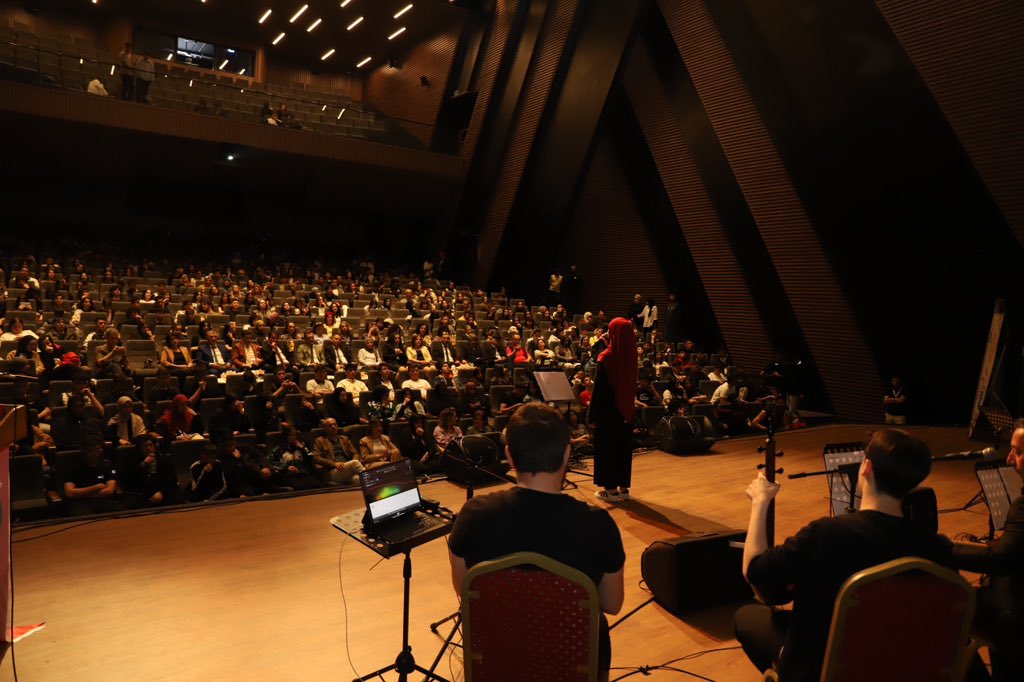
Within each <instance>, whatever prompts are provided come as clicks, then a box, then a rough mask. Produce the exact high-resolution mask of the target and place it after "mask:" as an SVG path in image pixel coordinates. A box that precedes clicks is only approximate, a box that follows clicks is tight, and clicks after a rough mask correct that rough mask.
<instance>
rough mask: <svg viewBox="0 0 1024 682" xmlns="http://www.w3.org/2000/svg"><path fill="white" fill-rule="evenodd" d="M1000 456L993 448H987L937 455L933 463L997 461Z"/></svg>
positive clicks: (933, 458)
mask: <svg viewBox="0 0 1024 682" xmlns="http://www.w3.org/2000/svg"><path fill="white" fill-rule="evenodd" d="M998 456H999V452H998V451H997V450H996V449H995V448H993V447H987V448H985V449H984V450H964V451H963V452H950V453H949V454H946V455H936V456H935V457H932V461H933V462H957V461H961V460H967V459H995V458H996V457H998Z"/></svg>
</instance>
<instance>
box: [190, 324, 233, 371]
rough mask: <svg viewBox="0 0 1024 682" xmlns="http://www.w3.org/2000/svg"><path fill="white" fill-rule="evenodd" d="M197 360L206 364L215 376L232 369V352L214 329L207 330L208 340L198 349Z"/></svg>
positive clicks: (207, 368)
mask: <svg viewBox="0 0 1024 682" xmlns="http://www.w3.org/2000/svg"><path fill="white" fill-rule="evenodd" d="M196 360H197V361H198V362H201V363H203V364H204V365H205V366H206V370H207V371H208V372H209V373H210V374H213V375H215V376H220V374H221V373H222V372H225V371H227V370H229V369H231V352H230V351H228V347H227V346H225V345H224V343H223V342H221V340H220V335H219V334H217V332H216V331H215V330H213V329H211V330H209V331H207V332H206V340H205V341H203V342H202V343H200V344H199V347H198V348H197V349H196Z"/></svg>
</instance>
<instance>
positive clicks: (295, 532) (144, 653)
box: [0, 425, 987, 682]
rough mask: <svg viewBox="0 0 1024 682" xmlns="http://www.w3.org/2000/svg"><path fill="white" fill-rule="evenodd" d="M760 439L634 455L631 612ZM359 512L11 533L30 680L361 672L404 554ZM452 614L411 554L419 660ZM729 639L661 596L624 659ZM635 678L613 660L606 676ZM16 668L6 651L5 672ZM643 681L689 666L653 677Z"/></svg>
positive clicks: (963, 521)
mask: <svg viewBox="0 0 1024 682" xmlns="http://www.w3.org/2000/svg"><path fill="white" fill-rule="evenodd" d="M870 429H871V427H870V426H864V425H860V426H824V427H817V428H812V429H805V430H800V431H795V432H789V433H784V434H781V435H780V436H779V439H778V440H779V447H780V449H782V450H784V451H785V453H786V456H785V457H784V458H783V460H781V462H780V463H781V464H783V465H784V466H785V468H786V471H787V473H793V472H798V471H813V470H818V469H821V468H822V466H823V465H822V457H821V452H822V446H823V445H824V444H825V443H835V442H848V441H857V440H865V439H866V437H867V435H866V434H867V433H868V431H869V430H870ZM911 430H912V431H914V432H915V433H917V434H918V435H919V436H920V437H922V438H924V439H925V440H926V441H928V443H929V444H930V445H931V447H932V449H933V452H934V453H936V454H939V453H945V452H952V451H960V450H968V449H976V448H977V447H978V445H977V444H976V443H975V444H972V443H970V442H968V441H967V439H966V433H965V431H964V430H963V429H949V428H928V427H921V428H912V429H911ZM760 442H761V439H760V438H754V437H751V438H741V439H735V440H726V441H722V442H720V443H718V444H717V445H716V447H715V450H714V454H710V455H700V456H688V457H677V456H672V455H669V454H666V453H663V452H660V451H653V452H650V453H646V454H641V455H638V456H637V457H636V458H635V460H634V468H633V471H634V487H633V494H634V500H633V501H632V502H629V503H626V504H623V505H621V506H618V507H615V508H613V509H612V514H613V515H614V517H615V519H616V521H617V522H618V524H619V527H620V529H621V531H622V536H623V541H624V544H625V547H626V553H627V563H626V601H625V607H624V609H623V613H625V612H626V611H629V610H630V609H632V608H633V607H635V606H636V605H638V604H640V603H641V602H643V601H644V600H646V599H647V598H648V595H647V593H646V592H644V591H643V590H642V589H641V587H640V586H639V581H640V555H641V552H642V551H643V549H644V548H645V547H647V545H649V544H650V543H651V542H652V541H654V540H657V539H662V538H666V537H673V536H675V535H679V534H680V533H681V531H680V529H688V530H695V529H700V527H701V525H702V524H703V525H704V527H707V525H708V524H709V523H712V524H721V525H724V526H728V527H733V528H745V527H746V522H747V514H748V510H749V507H748V501H747V499H746V497H745V496H744V492H743V491H744V488H745V487H746V485H747V483H748V482H749V481H750V479H751V478H753V476H754V475H755V474H756V470H755V466H756V464H757V462H758V461H760V459H761V456H760V455H759V454H758V453H757V452H756V450H755V448H756V446H757V445H758V444H759V443H760ZM572 478H573V479H574V480H576V481H577V482H578V483H579V486H580V487H579V490H578V491H574V492H573V493H572V494H575V495H579V496H582V497H583V498H584V499H587V500H588V501H592V500H593V497H592V494H593V492H594V488H593V484H592V481H590V480H589V479H586V478H583V477H580V476H572ZM927 483H928V484H929V485H931V486H932V487H934V488H935V490H936V492H937V495H938V499H939V508H940V509H941V508H946V507H959V506H961V505H962V504H963V503H964V502H966V501H967V500H968V499H970V498H971V496H972V495H974V493H975V492H976V491H977V489H978V484H977V481H976V479H975V478H974V475H973V468H972V463H971V462H958V463H942V464H937V465H936V466H935V467H934V469H933V473H932V475H931V477H930V478H929V480H928V482H927ZM492 489H493V488H487V489H485V490H484V491H483V492H484V493H486V492H487V490H492ZM424 490H425V495H426V496H428V497H433V498H437V499H439V500H440V501H441V502H442V504H444V505H446V506H448V507H451V508H453V509H458V508H459V507H460V506H461V504H462V502H463V501H464V499H465V491H464V489H463V488H460V487H458V486H455V485H453V484H450V483H448V482H436V483H432V484H429V485H428V486H425V488H424ZM359 506H361V496H360V495H359V493H358V492H335V493H326V494H319V495H311V496H305V497H295V498H289V499H274V500H266V499H264V500H252V501H246V502H243V503H238V504H224V505H216V506H212V507H206V508H202V509H197V510H194V511H187V512H183V513H171V514H162V515H153V516H142V517H135V518H126V519H112V520H104V521H101V522H98V523H92V524H89V525H84V526H80V527H75V528H69V529H68V530H66V531H65V532H60V533H57V534H54V535H50V536H48V537H45V538H41V539H38V540H32V541H28V542H24V540H26V539H27V538H29V537H32V536H40V535H44V534H46V533H51V532H52V531H54V530H57V529H58V528H61V527H59V526H52V527H47V528H40V529H32V530H27V531H23V532H17V533H15V535H14V539H15V541H16V542H17V541H20V542H17V544H15V545H14V571H15V586H16V593H15V598H16V603H15V609H16V613H15V622H16V624H19V625H28V624H34V623H39V622H43V621H45V622H46V628H45V629H44V630H42V631H41V632H38V633H36V634H34V635H32V636H30V637H29V638H27V639H25V640H23V641H22V642H21V643H19V644H17V645H16V649H15V653H16V656H17V664H18V672H19V675H20V676H21V677H22V679H24V680H31V681H32V682H43V681H45V680H76V681H77V682H88V681H91V680H109V679H117V680H148V681H157V680H176V681H177V680H242V679H245V680H309V679H318V680H351V679H353V678H354V677H355V675H354V674H353V665H354V668H355V670H357V671H358V672H359V674H366V673H368V672H371V671H372V670H375V669H377V668H380V667H383V666H384V665H386V664H388V663H390V662H392V661H393V660H394V657H395V655H396V654H397V653H398V650H399V647H400V637H401V605H402V576H401V571H402V565H401V561H400V560H391V561H379V557H377V556H376V555H375V554H373V553H371V552H370V551H369V550H367V549H366V548H364V547H362V546H360V545H358V544H356V543H355V542H347V543H343V537H344V536H342V535H341V534H340V533H339V532H338V531H336V530H335V529H334V528H332V527H331V526H330V525H329V523H328V519H330V518H331V517H332V516H334V515H336V514H339V513H342V512H346V511H350V510H353V509H356V508H357V507H359ZM827 512H828V501H827V486H826V483H825V479H824V478H822V477H817V478H806V479H800V480H793V481H788V480H785V479H783V488H782V491H781V493H780V496H779V499H778V537H780V538H784V537H787V536H788V535H790V534H792V533H793V532H795V531H796V530H797V529H798V528H799V527H801V526H802V525H803V524H805V523H807V522H808V521H810V520H812V519H815V518H818V517H820V516H823V515H826V514H827ZM940 526H941V530H942V532H944V533H946V534H947V535H949V536H951V537H952V536H953V535H955V534H957V533H960V532H963V531H966V532H970V533H974V534H982V533H984V532H985V531H986V530H987V510H986V509H985V507H984V506H981V507H975V508H974V509H972V510H970V511H966V512H954V513H949V514H943V515H942V516H941V517H940ZM971 577H973V576H971ZM342 587H343V588H344V596H345V599H346V603H347V616H348V618H347V623H348V625H347V639H346V618H345V610H344V609H343V605H342V596H341V588H342ZM695 588H696V589H700V586H695ZM455 608H456V599H455V595H454V593H453V591H452V587H451V582H450V578H449V571H448V560H447V550H446V545H445V543H444V542H443V541H434V542H432V543H429V544H427V545H425V546H423V547H420V548H418V549H416V550H415V551H414V552H413V580H412V612H411V624H412V626H411V633H412V635H411V643H412V646H413V652H414V654H415V656H416V659H417V662H418V663H420V664H421V665H424V666H425V667H426V666H428V665H429V664H430V662H431V660H432V659H433V657H434V655H435V654H436V652H437V650H438V646H439V643H440V641H439V639H438V638H437V636H436V635H434V634H432V633H431V632H430V631H429V629H428V624H429V623H430V622H432V621H435V620H438V619H440V618H442V617H443V616H445V615H447V614H449V613H451V612H452V611H454V610H455ZM613 622H614V619H613ZM735 646H736V642H735V640H734V639H733V637H732V623H731V611H730V610H726V609H712V610H709V611H707V612H703V613H700V614H697V615H694V616H693V617H689V618H688V619H687V621H686V622H683V621H681V620H679V619H677V618H675V617H674V616H671V615H669V614H668V613H667V612H666V611H664V610H663V609H661V608H660V607H658V606H656V605H653V604H652V605H649V606H647V607H645V608H644V609H642V610H641V611H640V612H638V613H637V614H636V615H634V616H633V617H632V618H630V619H629V620H628V621H626V622H625V623H623V624H622V625H621V626H620V627H618V628H616V629H615V630H613V633H612V647H613V650H614V654H613V656H614V658H613V666H615V667H621V668H629V667H634V668H635V667H637V666H643V665H647V666H654V665H658V664H662V663H665V662H667V661H670V660H672V659H677V658H679V657H683V656H689V655H691V654H696V653H699V652H702V651H705V650H709V649H718V648H724V647H735ZM346 650H348V653H349V654H350V655H351V663H352V665H350V663H349V659H348V657H347V656H346ZM675 665H677V666H679V667H682V668H685V669H686V670H689V671H692V672H694V673H698V674H700V675H703V676H705V677H708V678H711V679H713V680H717V681H720V682H725V681H730V682H732V681H735V682H747V681H750V682H753V681H754V680H757V679H759V676H758V675H757V673H756V671H755V670H754V668H753V667H752V666H751V665H750V664H749V663H748V662H747V660H746V658H745V657H744V655H743V653H742V652H741V651H739V650H735V649H732V650H727V651H719V652H712V653H707V654H705V655H701V656H698V657H694V658H691V659H689V660H685V661H679V662H677V663H676V664H675ZM461 667H462V666H461V660H460V654H459V653H458V652H456V653H455V654H454V655H453V656H451V657H448V656H446V657H445V660H444V661H443V662H442V664H441V666H440V667H439V672H440V674H442V675H443V676H444V677H446V678H449V679H452V680H454V679H461ZM625 672H627V671H626V670H622V671H616V670H613V672H612V679H615V678H616V677H619V676H621V675H622V674H624V673H625ZM639 678H640V676H639V675H637V676H635V677H634V678H633V679H639ZM11 679H13V676H12V671H11V656H10V654H8V655H7V657H6V660H5V661H4V662H3V665H2V667H0V680H11ZM387 679H389V680H393V679H396V676H395V675H394V674H392V675H390V676H389V677H388V678H387ZM414 679H419V677H417V678H414ZM645 679H651V680H660V679H665V680H667V679H680V676H679V673H677V672H670V671H658V672H653V673H652V674H651V675H650V677H648V678H645Z"/></svg>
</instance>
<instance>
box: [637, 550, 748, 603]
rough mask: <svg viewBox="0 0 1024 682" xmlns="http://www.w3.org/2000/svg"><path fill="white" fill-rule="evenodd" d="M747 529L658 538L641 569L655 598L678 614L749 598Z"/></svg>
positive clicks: (645, 557)
mask: <svg viewBox="0 0 1024 682" xmlns="http://www.w3.org/2000/svg"><path fill="white" fill-rule="evenodd" d="M746 535H747V534H746V532H745V531H741V530H721V531H713V532H708V533H692V534H690V535H683V536H681V537H678V538H670V539H667V540H656V541H654V542H652V543H651V544H650V546H649V547H648V548H647V549H645V550H644V553H643V555H642V556H641V558H640V573H641V575H642V576H643V579H644V582H646V583H647V587H648V588H650V590H651V594H653V595H654V599H655V600H656V601H657V602H658V603H659V604H661V605H662V606H663V607H665V608H666V609H668V610H669V611H671V612H672V613H674V614H676V615H680V614H683V613H685V612H687V611H693V610H695V609H701V608H705V607H708V606H717V605H719V604H727V603H730V602H734V601H742V600H745V599H751V598H752V597H753V592H752V591H751V589H750V585H748V584H747V581H746V579H744V577H743V550H742V549H739V548H737V547H731V546H730V545H729V543H730V542H743V540H744V539H745V538H746Z"/></svg>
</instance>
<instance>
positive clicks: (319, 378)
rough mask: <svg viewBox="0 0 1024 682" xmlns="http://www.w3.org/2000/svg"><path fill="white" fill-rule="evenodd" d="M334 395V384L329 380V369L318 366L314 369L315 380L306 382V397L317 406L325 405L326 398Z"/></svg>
mask: <svg viewBox="0 0 1024 682" xmlns="http://www.w3.org/2000/svg"><path fill="white" fill-rule="evenodd" d="M332 393H334V382H333V381H331V380H330V379H328V378H327V367H326V366H324V365H317V366H316V367H315V368H314V369H313V378H312V379H310V380H309V381H307V382H306V395H308V396H309V398H310V400H312V401H313V404H315V405H323V404H324V398H326V397H327V396H329V395H330V394H332Z"/></svg>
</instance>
